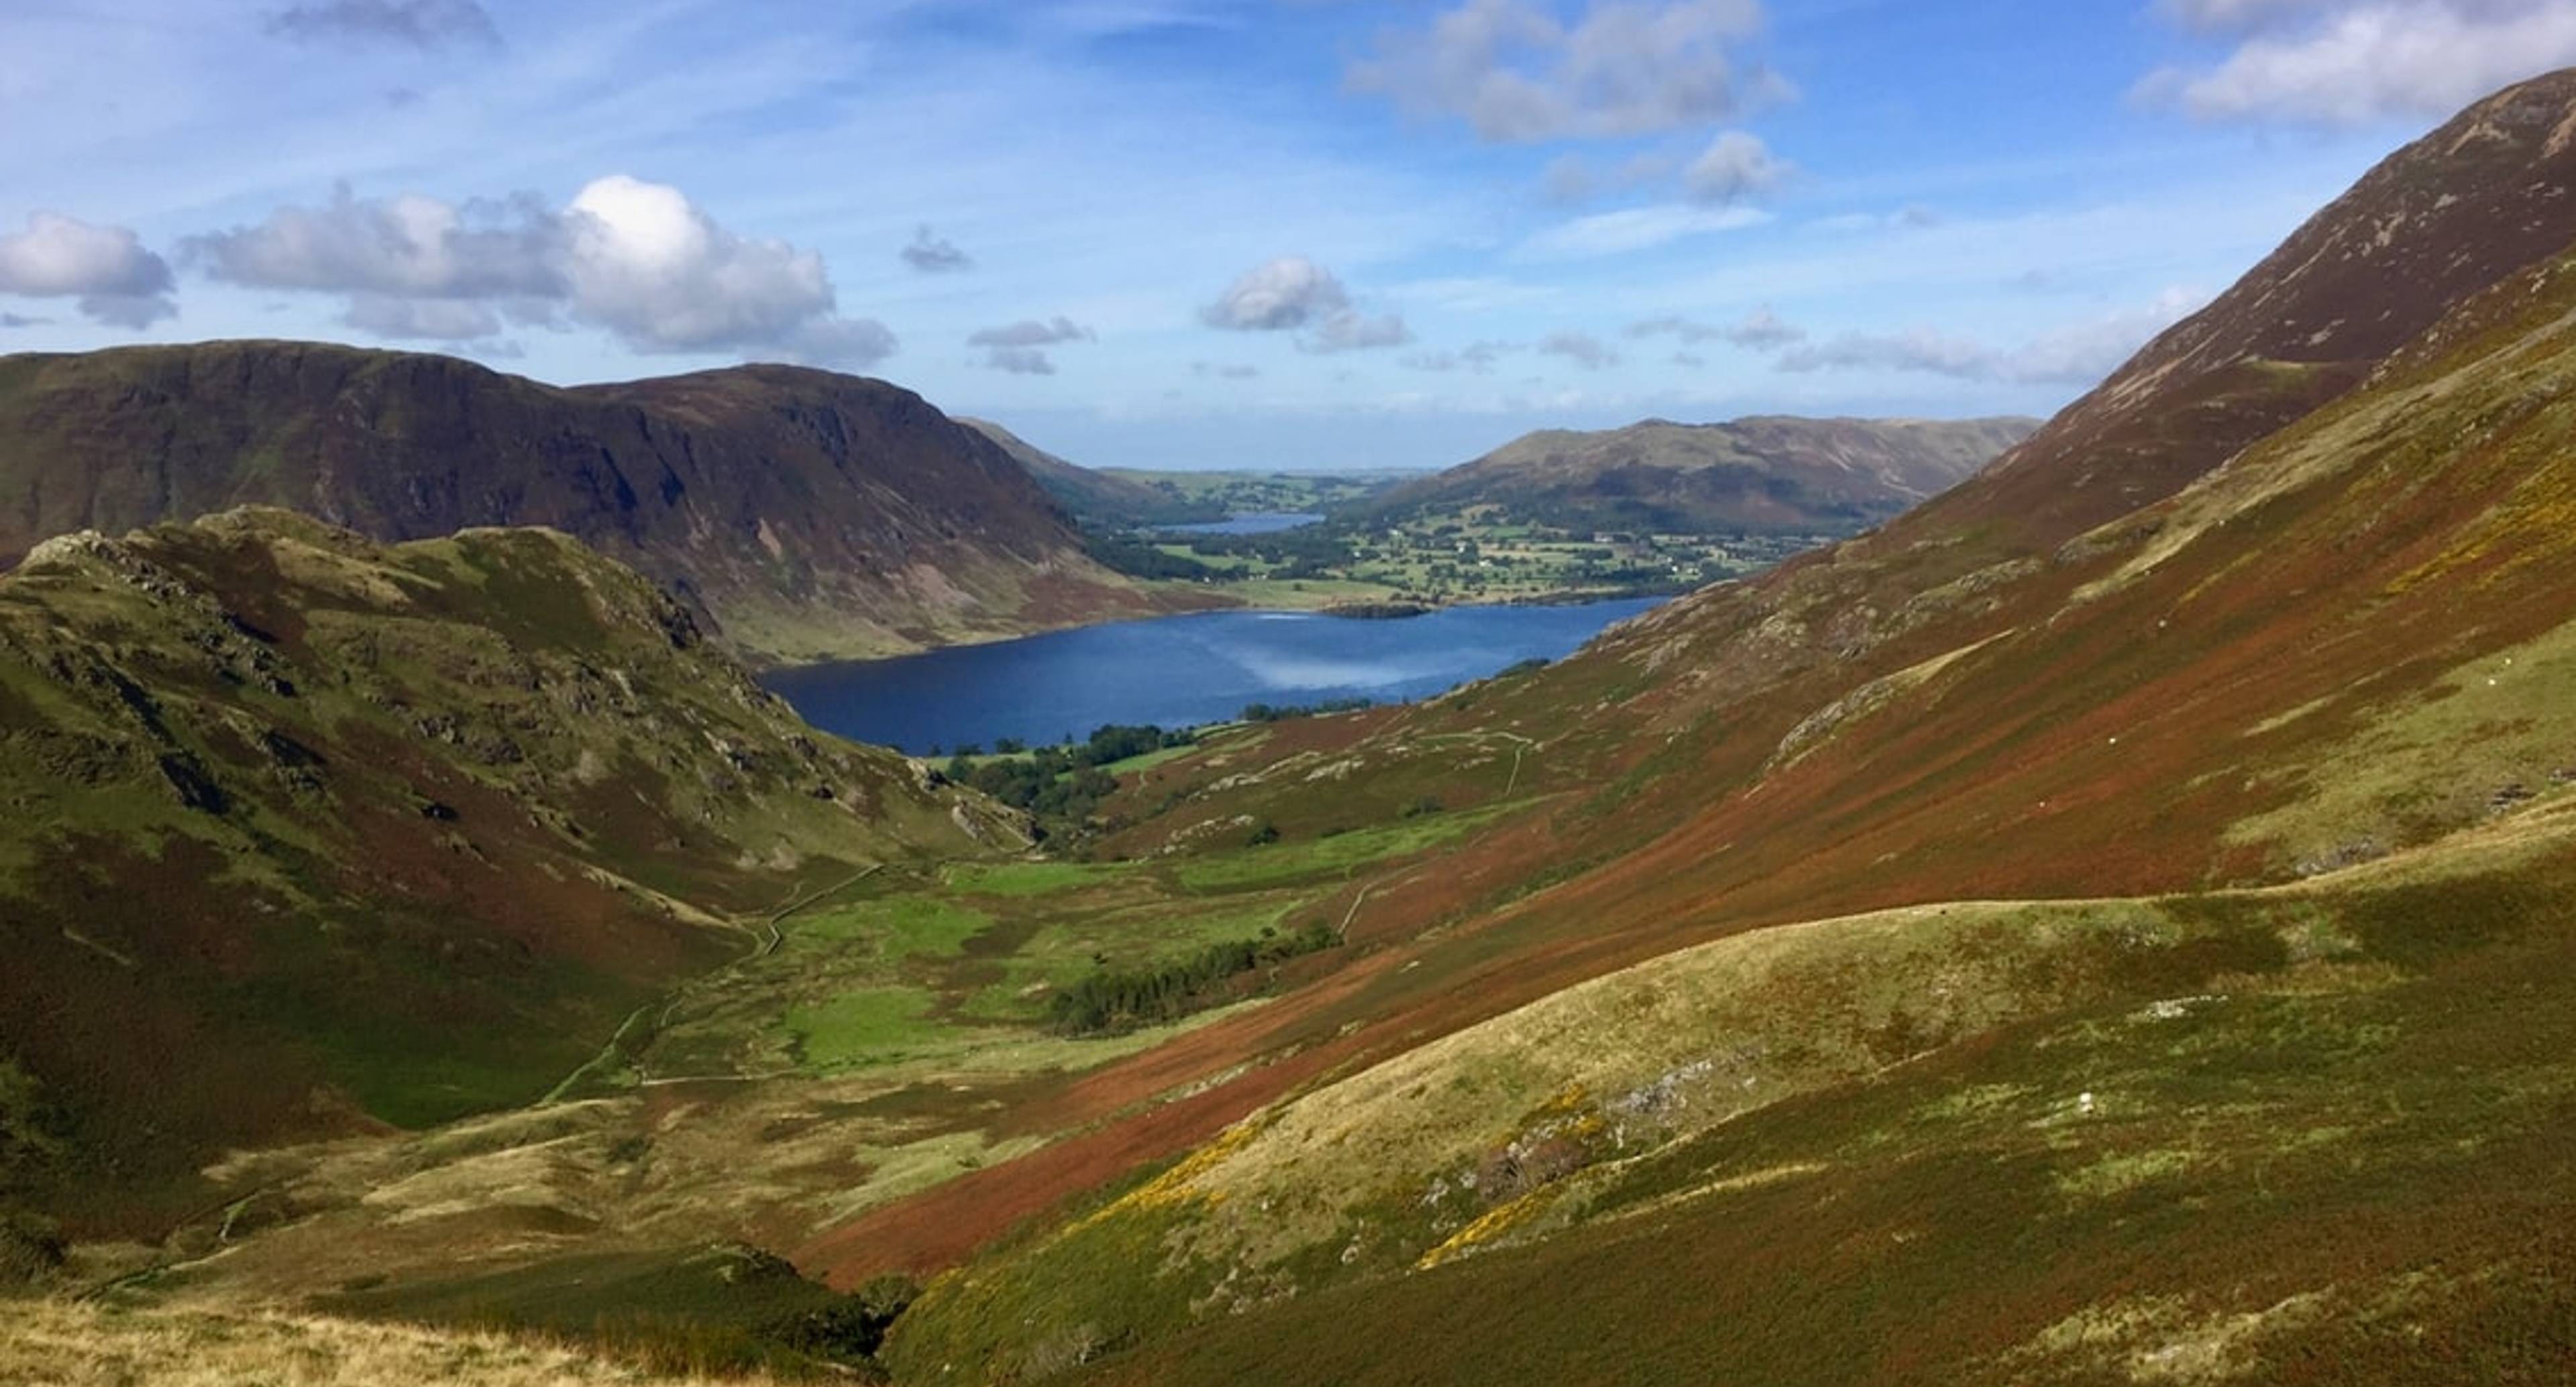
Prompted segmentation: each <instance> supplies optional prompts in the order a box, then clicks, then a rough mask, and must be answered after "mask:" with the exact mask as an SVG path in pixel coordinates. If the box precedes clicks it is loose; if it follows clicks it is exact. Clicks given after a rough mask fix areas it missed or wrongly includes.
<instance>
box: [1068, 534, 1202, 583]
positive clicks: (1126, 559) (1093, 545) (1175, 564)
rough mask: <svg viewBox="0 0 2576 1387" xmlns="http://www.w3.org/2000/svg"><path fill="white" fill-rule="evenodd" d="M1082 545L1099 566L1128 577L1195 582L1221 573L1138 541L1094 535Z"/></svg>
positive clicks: (1196, 561)
mask: <svg viewBox="0 0 2576 1387" xmlns="http://www.w3.org/2000/svg"><path fill="white" fill-rule="evenodd" d="M1082 547H1083V549H1084V550H1085V551H1086V552H1088V553H1089V554H1090V555H1091V557H1092V560H1093V561H1094V562H1096V563H1098V564H1099V565H1100V566H1101V567H1103V568H1106V569H1109V570H1111V571H1113V572H1117V573H1124V574H1126V575H1127V576H1128V577H1130V578H1173V579H1179V580H1181V581H1184V582H1193V583H1195V582H1199V581H1202V580H1205V579H1211V578H1220V577H1223V576H1224V574H1223V573H1221V572H1219V571H1218V570H1217V569H1214V568H1211V567H1209V566H1208V565H1206V564H1203V563H1200V562H1199V561H1198V560H1196V559H1193V558H1191V557H1189V556H1188V555H1186V554H1173V553H1167V552H1165V551H1164V550H1163V549H1161V548H1160V547H1158V546H1155V545H1151V544H1147V543H1144V542H1142V541H1140V540H1133V539H1121V538H1116V537H1113V536H1105V535H1093V536H1090V537H1089V538H1086V539H1085V540H1084V541H1083V544H1082Z"/></svg>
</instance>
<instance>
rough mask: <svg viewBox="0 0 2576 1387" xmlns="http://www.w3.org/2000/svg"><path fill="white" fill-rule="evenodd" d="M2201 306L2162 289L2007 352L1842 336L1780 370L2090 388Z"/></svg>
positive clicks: (1899, 335) (1920, 338)
mask: <svg viewBox="0 0 2576 1387" xmlns="http://www.w3.org/2000/svg"><path fill="white" fill-rule="evenodd" d="M2205 301H2206V300H2205V296H2203V295H2201V294H2199V293H2197V292H2195V291H2193V290H2188V289H2179V288H2177V289H2167V290H2165V291H2164V292H2163V293H2162V294H2159V295H2157V296H2156V299H2155V301H2154V302H2153V303H2151V304H2148V305H2146V306H2145V307H2142V308H2137V309H2132V310H2128V311H2124V312H2119V313H2114V314H2110V315H2107V316H2104V317H2101V318H2098V319H2095V320H2093V321H2091V322H2085V323H2077V324H2074V325H2072V326H2070V327H2066V328H2061V329H2059V330H2057V331H2055V332H2051V333H2048V334H2046V335H2044V336H2041V337H2038V338H2035V339H2033V340H2032V341H2030V342H2028V343H2026V344H2024V345H2023V346H2022V347H2020V348H2018V349H2016V350H2011V351H2006V350H2002V349H2000V348H1996V347H1993V346H1989V345H1987V344H1986V343H1984V342H1980V341H1978V340H1976V339H1974V338H1970V337H1962V336H1958V335H1955V334H1952V333H1946V332H1942V331H1940V330H1938V329H1935V328H1927V327H1916V328H1908V329H1906V330H1904V331H1901V332H1894V333H1883V334H1882V333H1845V334H1843V335H1842V336H1839V337H1836V338H1834V339H1832V340H1831V341H1828V342H1821V343H1817V344H1815V345H1813V346H1803V347H1798V348H1795V349H1793V350H1791V351H1788V352H1785V353H1783V354H1782V355H1781V357H1780V360H1779V368H1780V369H1781V370H1783V371H1791V372H1813V371H1897V372H1922V373H1928V374H1932V375H1941V376H1951V377H1954V378H1957V379H1960V380H1975V381H1994V382H2005V383H2011V384H2020V385H2093V384H2096V383H2098V382H2099V381H2101V380H2102V379H2103V378H2104V377H2106V376H2108V375H2110V374H2111V373H2112V372H2113V371H2115V370H2118V369H2119V367H2120V365H2121V364H2122V363H2123V362H2125V361H2127V360H2128V359H2129V358H2130V357H2131V356H2132V355H2134V354H2135V353H2136V352H2137V350H2138V348H2140V347H2142V346H2144V345H2145V344H2146V343H2147V342H2148V340H2149V339H2151V338H2153V337H2154V336H2155V335H2156V334H2157V333H2159V332H2161V331H2163V330H2164V329H2166V328H2168V327H2171V326H2172V325H2173V324H2174V323H2176V322H2178V321H2180V320H2181V319H2182V318H2183V317H2184V316H2186V315H2187V314H2189V313H2190V312H2191V311H2192V310H2193V309H2195V308H2197V307H2198V306H2199V305H2200V304H2201V303H2203V302H2205Z"/></svg>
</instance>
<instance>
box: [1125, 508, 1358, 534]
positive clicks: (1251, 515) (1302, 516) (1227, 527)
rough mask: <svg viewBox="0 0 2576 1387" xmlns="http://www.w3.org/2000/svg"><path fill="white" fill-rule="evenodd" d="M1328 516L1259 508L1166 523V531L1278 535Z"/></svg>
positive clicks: (1170, 532)
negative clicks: (1196, 520) (1186, 522)
mask: <svg viewBox="0 0 2576 1387" xmlns="http://www.w3.org/2000/svg"><path fill="white" fill-rule="evenodd" d="M1323 518H1324V517H1322V516H1320V515H1316V514H1314V513H1312V512H1309V511H1300V510H1257V511H1245V512H1243V513H1241V514H1239V515H1229V516H1227V517H1226V518H1225V519H1223V520H1207V521H1201V522H1200V523H1198V524H1195V525H1165V526H1162V527H1161V528H1162V530H1163V533H1165V534H1172V535H1275V534H1278V533H1279V532H1281V531H1283V530H1302V529H1304V528H1306V527H1307V526H1309V525H1313V524H1316V523H1319V522H1320V521H1322V520H1323Z"/></svg>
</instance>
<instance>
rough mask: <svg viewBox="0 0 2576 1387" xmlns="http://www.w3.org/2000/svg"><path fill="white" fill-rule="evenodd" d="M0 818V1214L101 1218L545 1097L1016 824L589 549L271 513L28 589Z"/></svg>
mask: <svg viewBox="0 0 2576 1387" xmlns="http://www.w3.org/2000/svg"><path fill="white" fill-rule="evenodd" d="M0 806H5V807H6V811H7V812H6V813H5V814H0V957H5V958H6V959H7V964H6V966H5V967H0V1203H5V1202H6V1201H7V1198H8V1196H9V1195H10V1194H11V1193H13V1191H12V1189H11V1186H13V1185H15V1186H17V1187H19V1188H18V1191H17V1192H21V1193H24V1192H28V1191H30V1190H32V1191H34V1192H36V1193H38V1194H40V1195H42V1196H44V1199H43V1202H45V1203H46V1204H48V1205H50V1206H52V1207H54V1208H57V1209H60V1210H64V1211H67V1212H70V1213H72V1214H73V1215H74V1216H75V1218H76V1220H83V1221H86V1220H98V1221H102V1222H96V1223H91V1224H90V1226H92V1227H99V1226H107V1227H116V1226H131V1227H143V1226H151V1225H152V1222H153V1219H154V1218H155V1216H156V1214H158V1215H166V1214H168V1213H169V1212H171V1211H172V1209H173V1207H174V1205H183V1204H185V1203H187V1202H189V1201H190V1200H191V1199H202V1198H203V1195H202V1194H201V1193H196V1192H195V1191H197V1190H198V1189H199V1186H198V1185H197V1183H196V1181H197V1176H196V1172H197V1170H198V1169H199V1167H201V1166H202V1165H204V1164H205V1163H206V1162H207V1161H209V1160H211V1159H212V1158H213V1157H214V1156H215V1155H217V1154H218V1153H220V1152H222V1151H224V1150H227V1149H231V1148H235V1147H241V1146H246V1145H250V1144H253V1143H257V1142H273V1141H280V1140H287V1139H296V1138H305V1137H314V1136H328V1135H333V1134H337V1133H346V1132H351V1131H358V1130H366V1129H370V1128H375V1127H378V1126H380V1125H381V1124H384V1123H394V1124H398V1125H404V1126H410V1125H416V1124H420V1123H425V1122H431V1121H438V1120H443V1119H446V1118H449V1117H453V1116H456V1115H458V1114H460V1113H465V1112H471V1111H474V1110H477V1109H479V1108H486V1107H492V1106H498V1105H505V1104H513V1103H524V1102H528V1101H530V1100H533V1099H535V1098H537V1097H539V1096H540V1095H542V1094H544V1093H545V1092H546V1091H547V1090H548V1089H549V1088H550V1087H552V1086H553V1085H554V1084H555V1083H557V1082H558V1081H560V1080H562V1079H564V1078H565V1077H566V1076H567V1075H569V1074H571V1073H572V1072H573V1071H574V1070H575V1069H576V1068H578V1067H579V1066H580V1065H581V1064H582V1063H583V1062H584V1061H585V1060H587V1059H588V1058H589V1057H590V1056H591V1055H592V1054H593V1053H595V1052H596V1051H597V1049H598V1047H599V1045H600V1044H601V1043H602V1042H603V1041H604V1040H606V1039H607V1037H608V1036H610V1035H611V1034H612V1033H614V1032H616V1031H617V1029H618V1026H619V1023H620V1021H621V1019H623V1018H624V1017H625V1016H626V1015H627V1014H628V1012H629V1011H631V1010H632V1009H633V1008H635V1007H637V1006H639V1005H641V1004H642V1003H644V1002H645V1001H646V1000H647V999H650V998H653V997H655V996H657V995H659V993H660V992H661V991H662V990H663V989H664V988H666V987H667V986H669V985H670V984H671V983H672V982H674V981H676V980H677V979H679V978H682V977H686V976H690V975H692V974H695V973H700V972H703V971H705V970H707V969H709V968H711V967H713V966H716V965H719V964H721V963H723V962H726V961H727V960H730V959H732V958H734V957H737V956H739V955H741V954H742V953H744V952H745V951H746V950H748V949H750V948H752V947H753V946H754V943H755V938H756V933H757V931H756V929H755V927H754V924H753V922H754V921H756V920H758V919H759V918H762V917H763V916H765V915H766V914H767V913H768V912H770V911H771V910H773V909H774V908H776V907H777V906H778V904H779V903H780V902H781V901H782V900H785V899H787V898H788V897H789V896H790V895H791V893H792V892H795V891H797V890H800V889H812V888H814V887H816V886H820V885H823V884H826V883H828V882H831V881H834V880H837V879H840V878H843V877H847V876H848V875H850V874H851V873H852V872H854V871H857V870H859V869H860V868H862V867H863V866H865V865H866V864H868V863H872V862H880V861H885V860H888V859H890V858H904V857H911V856H916V855H924V854H933V853H935V854H938V855H941V856H954V855H956V854H960V853H964V854H967V855H970V856H971V855H976V854H980V853H986V852H990V851H993V850H996V849H1001V848H1016V847H1018V846H1020V845H1021V844H1022V842H1023V840H1022V838H1021V835H1020V831H1019V828H1018V826H1017V823H1016V821H1015V820H1014V819H1013V818H1012V816H1010V815H1008V814H1007V813H1006V812H1004V811H1001V810H999V809H998V807H996V806H993V805H992V804H991V803H990V802H989V801H986V800H983V799H982V798H981V797H980V796H975V795H972V794H969V793H963V792H959V791H956V790H952V789H943V788H936V787H934V785H933V784H932V783H931V782H930V781H929V780H928V779H927V778H926V777H924V776H922V775H920V774H918V773H916V771H915V769H914V767H913V766H912V765H911V763H909V762H907V761H905V760H904V759H903V758H901V757H899V756H897V755H895V754H894V753H891V752H887V751H883V750H879V749H875V748H866V747H859V746H856V745H853V744H850V743H847V742H842V741H840V740H838V739H836V738H833V737H830V736H827V735H824V734H822V733H818V732H815V731H813V730H811V729H809V728H807V727H806V726H805V725H804V724H803V723H802V722H800V721H798V720H797V718H796V716H795V715H794V714H793V713H792V712H790V711H789V709H788V708H787V706H786V705H785V704H784V703H782V702H781V701H779V700H778V699H777V698H775V697H774V696H772V695H770V694H769V693H767V692H765V691H764V690H763V689H762V688H761V687H760V686H759V685H758V684H756V683H754V682H753V681H752V679H751V677H750V676H749V675H748V674H747V673H746V672H745V671H744V669H743V668H742V667H741V666H740V665H739V664H737V663H736V662H735V661H734V660H733V659H732V658H731V657H730V656H728V655H726V654H724V653H722V652H721V651H719V650H718V649H716V648H715V647H714V646H713V645H711V644H709V643H708V642H707V640H706V639H705V638H704V637H703V636H702V635H701V633H700V632H699V629H698V627H697V625H696V623H695V621H694V619H693V618H692V617H691V615H690V613H689V612H688V611H687V610H686V609H685V608H683V607H681V606H680V605H678V604H677V603H675V602H673V601H672V600H671V599H670V598H668V597H667V596H665V595H663V594H662V593H660V592H658V591H656V590H655V588H654V587H653V586H652V585H651V584H650V583H648V582H646V581H645V580H643V579H642V578H640V577H638V576H637V575H636V574H634V573H633V572H631V571H629V570H627V569H625V568H622V567H620V566H618V565H617V564H615V563H612V562H610V561H608V560H606V559H603V558H601V557H600V556H598V555H597V554H595V553H592V552H591V551H589V550H588V549H585V548H583V547H582V546H581V545H580V544H578V543H577V542H575V541H573V540H571V539H569V538H567V537H565V536H563V535H561V534H557V533H553V532H550V531H544V530H534V529H517V530H469V531H466V532H464V533H461V534H458V535H456V536H454V537H451V538H443V539H437V540H427V541H421V542H417V543H412V544H406V545H399V546H393V547H384V546H379V545H376V544H374V543H371V542H369V541H367V540H364V539H361V538H359V537H358V536H356V535H354V534H351V533H349V532H347V531H343V530H336V529H332V528H330V527H327V526H324V525H322V524H321V523H320V522H318V521H314V520H310V519H307V518H304V517H301V516H297V515H293V514H290V513H288V512H285V511H278V510H243V511H232V512H227V513H224V514H221V515H217V516H212V517H208V518H206V519H203V520H200V521H197V522H194V523H190V524H184V525H165V526H161V527H157V528H154V529H150V530H145V531H141V532H139V533H135V534H132V535H129V536H127V537H125V538H121V539H118V538H108V537H104V536H100V535H98V534H96V533H94V532H91V533H82V534H77V535H72V536H67V537H62V538H57V539H54V540H51V541H48V542H46V543H44V544H42V545H39V546H37V548H36V550H35V551H34V552H33V553H32V554H30V555H28V556H27V557H26V558H25V560H24V562H22V563H21V564H20V565H19V567H18V568H17V570H16V571H15V572H13V573H10V574H8V575H6V576H5V577H0ZM13 1076H25V1077H31V1078H32V1080H33V1082H34V1088H33V1090H32V1092H33V1093H34V1094H35V1095H36V1096H35V1098H34V1100H33V1102H34V1103H35V1104H36V1106H37V1109H38V1111H40V1112H41V1113H43V1114H46V1116H43V1117H42V1119H41V1121H40V1122H39V1126H41V1127H42V1128H43V1129H44V1130H46V1131H47V1132H48V1133H49V1134H50V1136H49V1140H50V1141H52V1142H54V1143H58V1144H59V1145H60V1147H61V1150H60V1151H59V1152H57V1153H55V1155H54V1157H52V1158H48V1159H46V1160H43V1161H34V1160H20V1159H17V1158H20V1157H25V1156H26V1155H27V1154H28V1153H27V1150H26V1149H25V1148H21V1147H18V1146H16V1145H15V1143H13V1141H12V1140H11V1139H10V1138H9V1135H8V1134H10V1133H22V1132H24V1131H26V1130H28V1128H27V1127H26V1126H25V1125H24V1123H23V1122H22V1121H21V1119H25V1120H26V1121H37V1120H38V1119H35V1118H31V1117H29V1115H28V1114H27V1113H24V1112H13V1111H11V1110H10V1109H11V1107H12V1105H13V1103H16V1102H22V1101H25V1096H26V1094H27V1092H28V1091H29V1090H27V1089H26V1088H25V1087H24V1086H23V1085H21V1084H19V1083H18V1082H16V1080H15V1079H13ZM13 1167H22V1168H15V1169H13ZM23 1167H41V1168H23Z"/></svg>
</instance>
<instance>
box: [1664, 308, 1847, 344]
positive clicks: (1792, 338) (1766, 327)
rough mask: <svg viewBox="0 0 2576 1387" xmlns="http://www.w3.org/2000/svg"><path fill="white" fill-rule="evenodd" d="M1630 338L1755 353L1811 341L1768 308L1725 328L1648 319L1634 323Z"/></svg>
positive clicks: (1674, 319)
mask: <svg viewBox="0 0 2576 1387" xmlns="http://www.w3.org/2000/svg"><path fill="white" fill-rule="evenodd" d="M1627 335H1628V336H1630V337H1632V338H1642V337H1678V338H1680V339H1681V340H1682V341H1683V342H1686V343H1689V344H1691V345H1693V346H1697V345H1698V344H1700V343H1702V342H1726V343H1730V344H1732V345H1734V346H1738V347H1746V348H1750V349H1751V350H1754V351H1774V350H1777V349H1779V348H1781V347H1786V346H1791V345H1794V344H1796V343H1799V342H1804V341H1806V340H1807V330H1806V329H1805V328H1802V327H1798V326H1796V325H1795V324H1792V323H1787V322H1783V321H1782V320H1781V318H1780V315H1779V314H1777V313H1774V312H1772V311H1771V310H1770V309H1768V308H1757V309H1755V310H1753V311H1752V312H1750V313H1747V314H1745V315H1744V317H1743V319H1742V320H1741V321H1738V322H1734V323H1729V324H1725V325H1722V326H1721V325H1719V324H1715V323H1702V322H1696V321H1693V320H1692V319H1689V318H1684V317H1680V316H1678V315H1667V316H1665V317H1661V318H1648V319H1646V320H1644V321H1642V322H1635V323H1630V324H1629V325H1628V327H1627Z"/></svg>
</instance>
